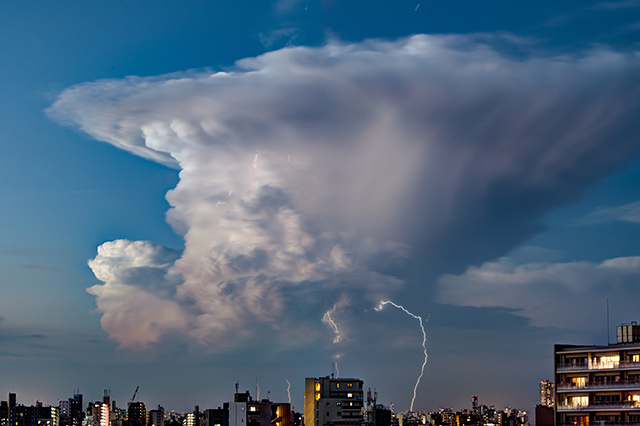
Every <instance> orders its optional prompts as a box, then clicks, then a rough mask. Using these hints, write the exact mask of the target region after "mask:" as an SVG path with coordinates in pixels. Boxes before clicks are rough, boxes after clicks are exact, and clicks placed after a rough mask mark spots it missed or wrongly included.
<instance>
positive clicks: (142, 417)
mask: <svg viewBox="0 0 640 426" xmlns="http://www.w3.org/2000/svg"><path fill="white" fill-rule="evenodd" d="M146 422H147V409H146V408H145V406H144V402H130V403H129V404H128V408H127V419H126V420H125V421H124V422H123V425H127V426H146V424H147V423H146Z"/></svg>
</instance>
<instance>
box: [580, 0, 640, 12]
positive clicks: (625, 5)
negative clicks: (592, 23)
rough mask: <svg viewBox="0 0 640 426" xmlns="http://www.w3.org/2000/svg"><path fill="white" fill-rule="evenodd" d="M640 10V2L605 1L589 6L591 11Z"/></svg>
mask: <svg viewBox="0 0 640 426" xmlns="http://www.w3.org/2000/svg"><path fill="white" fill-rule="evenodd" d="M635 8H640V0H623V1H605V2H601V3H596V4H595V5H593V6H591V8H590V9H593V10H620V9H635Z"/></svg>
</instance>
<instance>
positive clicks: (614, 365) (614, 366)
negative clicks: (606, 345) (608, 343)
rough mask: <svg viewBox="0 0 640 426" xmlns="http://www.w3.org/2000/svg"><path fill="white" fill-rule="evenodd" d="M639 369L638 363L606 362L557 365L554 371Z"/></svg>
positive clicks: (639, 364) (639, 363)
mask: <svg viewBox="0 0 640 426" xmlns="http://www.w3.org/2000/svg"><path fill="white" fill-rule="evenodd" d="M634 368H637V369H640V362H633V361H608V362H593V361H590V362H588V363H582V364H557V365H556V371H579V370H619V369H634Z"/></svg>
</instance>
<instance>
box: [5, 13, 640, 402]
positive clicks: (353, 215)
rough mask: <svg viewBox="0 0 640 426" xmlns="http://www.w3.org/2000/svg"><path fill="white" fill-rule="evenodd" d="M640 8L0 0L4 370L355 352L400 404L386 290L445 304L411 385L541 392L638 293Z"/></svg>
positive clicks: (55, 390) (628, 311)
mask: <svg viewBox="0 0 640 426" xmlns="http://www.w3.org/2000/svg"><path fill="white" fill-rule="evenodd" d="M639 33H640V1H636V0H623V1H612V2H589V1H548V2H536V3H530V4H523V3H521V2H512V1H485V2H477V1H446V2H425V1H415V0H411V1H407V0H401V1H378V0H374V1H360V0H357V1H356V0H350V1H346V0H327V1H320V2H318V1H315V2H314V1H309V2H305V1H298V0H280V1H277V2H274V1H272V2H269V1H241V0H236V1H231V0H219V1H180V2H178V1H164V0H161V1H146V0H144V1H142V0H136V1H110V2H81V1H57V2H35V1H21V2H17V1H14V2H9V3H7V4H5V5H3V12H2V14H1V15H0V55H1V57H2V66H0V94H2V99H3V102H2V103H0V123H1V125H0V147H2V150H3V151H2V155H1V156H0V165H1V166H2V167H0V173H2V176H1V179H2V181H3V182H4V185H2V186H1V187H0V188H1V191H2V192H1V196H2V200H3V202H2V204H0V219H1V220H2V223H3V224H4V226H2V227H1V231H0V265H1V266H0V376H1V377H2V378H3V379H2V382H0V392H4V393H6V392H9V391H16V392H17V393H18V397H19V400H20V401H22V402H24V403H30V402H32V401H34V400H36V399H39V400H44V401H45V402H49V403H52V404H53V403H56V402H57V400H58V399H66V398H68V397H69V396H70V395H71V393H72V391H73V389H74V388H76V387H80V390H81V391H83V392H84V393H85V395H86V396H85V398H86V399H87V400H91V399H98V398H99V397H100V396H101V394H102V389H104V388H111V389H112V395H113V396H114V397H115V399H116V400H121V401H122V402H124V401H125V399H126V398H128V397H129V396H130V394H131V393H132V391H133V389H135V386H137V385H140V387H141V391H140V396H141V398H142V399H143V400H145V401H146V402H147V403H148V404H150V405H155V404H162V405H164V406H165V408H176V409H180V410H182V409H184V410H186V409H189V408H190V407H191V406H192V405H194V404H196V403H197V404H200V406H201V407H214V406H217V405H220V404H221V403H222V402H223V401H225V400H228V399H229V398H230V396H231V393H232V392H233V385H234V383H235V382H236V381H239V382H240V386H241V388H247V389H251V390H252V392H254V389H255V382H256V378H257V379H258V382H259V383H260V388H261V390H262V391H263V392H265V394H266V391H267V390H270V391H271V396H272V398H274V399H276V400H285V398H286V382H285V379H288V380H290V381H291V383H292V392H293V403H294V405H296V406H297V407H301V405H302V397H301V394H302V383H303V381H302V380H303V378H304V377H306V376H318V375H325V374H329V373H330V369H331V362H332V361H334V362H335V361H337V362H338V364H339V366H340V370H341V374H342V375H343V376H358V377H361V378H363V379H364V380H365V384H366V385H367V386H372V387H373V386H375V387H376V388H377V389H378V392H379V394H380V396H381V398H382V400H383V401H385V404H386V403H388V402H389V401H393V402H395V404H396V407H397V408H398V409H401V410H403V409H406V408H408V406H409V402H410V398H411V394H412V390H413V384H414V383H415V378H416V377H417V374H418V372H419V367H420V364H421V355H422V352H421V347H420V341H421V336H420V333H419V329H418V327H417V324H416V322H415V320H413V319H412V318H410V317H407V316H406V315H404V314H403V313H402V312H400V311H396V310H393V309H391V308H390V307H388V308H385V310H384V311H382V312H380V313H375V312H374V311H373V308H374V307H375V306H376V304H377V301H378V299H376V298H378V297H389V298H391V299H393V300H395V301H396V302H398V303H402V304H404V305H405V306H406V307H407V308H408V309H410V310H411V311H412V312H414V313H415V314H417V315H421V316H422V317H423V318H425V319H426V318H428V321H426V323H425V325H426V329H427V335H428V351H429V363H428V364H427V368H426V370H425V376H424V378H423V381H422V383H421V385H420V387H419V388H418V395H417V400H416V408H424V409H435V408H437V407H438V406H455V407H462V406H468V405H469V397H470V395H472V394H478V395H479V398H480V403H487V404H496V405H498V406H500V405H512V406H517V407H523V408H531V407H533V405H534V404H535V402H536V390H537V381H539V380H542V379H545V378H549V377H550V376H551V374H552V370H551V362H552V361H551V357H550V352H551V345H552V344H553V343H586V344H601V343H604V340H606V329H605V318H604V315H605V314H604V312H605V301H606V299H607V298H609V302H610V305H611V307H612V315H611V319H612V324H617V323H619V322H628V321H632V320H637V319H638V310H637V307H635V306H634V304H633V303H631V301H633V300H637V296H638V290H637V285H636V283H637V282H638V275H639V274H640V262H639V261H638V258H637V257H635V256H638V255H640V243H639V242H640V238H639V237H640V235H639V229H640V228H639V227H638V224H639V223H640V205H639V204H638V203H639V202H640V194H639V191H638V188H640V162H639V161H638V156H637V154H638V138H639V136H640V134H639V129H638V125H637V123H636V121H637V120H636V119H635V117H637V116H638V114H637V113H638V109H639V105H638V101H637V99H639V97H638V96H637V95H638V93H639V91H640V88H639V87H640V86H639V84H640V78H639V77H638V75H640V74H639V73H638V71H639V66H638V59H637V56H638V53H637V52H638V46H639V44H638V40H640V38H639V37H638V35H639ZM420 34H426V35H427V36H421V35H420ZM416 35H417V36H416ZM411 36H415V37H413V38H411V39H409V38H407V37H411ZM372 39H375V40H372ZM301 46H307V47H309V48H310V49H295V47H301ZM282 49H284V50H282ZM267 52H273V53H269V54H267V55H265V56H262V57H259V58H257V59H251V58H256V57H258V56H259V55H263V54H265V53H267ZM244 58H249V59H248V60H245V61H244V62H241V63H239V64H237V65H234V64H236V62H237V61H239V60H243V59H244ZM219 71H224V72H228V73H229V74H228V75H226V76H225V75H221V74H217V76H216V77H215V78H209V76H210V75H211V74H214V73H216V72H219ZM167 74H169V75H167ZM130 76H137V77H141V78H134V77H130ZM127 77H130V78H128V79H127ZM105 79H106V80H105ZM85 83H87V84H85ZM77 85H80V86H77ZM52 105H55V106H54V107H53V109H50V108H51V107H52ZM123 129H124V130H123ZM96 139H97V140H96ZM98 140H100V142H99V141H98ZM141 141H142V142H141ZM104 142H109V143H104ZM140 143H144V144H146V146H147V147H149V148H145V150H144V151H138V154H140V153H141V152H142V155H143V157H144V156H146V157H147V158H143V157H141V156H136V155H132V153H130V152H128V151H132V150H135V149H137V148H136V147H139V144H140ZM114 145H116V146H119V147H120V148H124V149H120V148H118V147H116V146H114ZM127 150H128V151H127ZM158 150H160V151H163V152H164V153H166V152H169V153H170V155H171V156H172V157H173V158H176V159H177V160H178V162H179V164H180V165H179V166H176V165H175V164H174V167H173V168H171V167H167V166H165V165H162V164H160V163H158V162H156V161H152V160H150V159H148V158H149V157H151V156H153V155H155V154H153V153H154V152H157V151H158ZM163 155H166V154H163ZM180 169H181V170H182V172H181V175H179V170H180ZM176 186H177V189H175V190H174V188H176ZM172 190H173V191H172ZM168 191H171V192H169V194H168V195H167V193H168ZM231 193H233V194H235V195H233V196H232V194H231ZM221 194H228V195H227V196H226V197H228V198H222V197H223V195H221ZM165 196H167V197H168V198H169V201H167V199H165ZM236 196H237V197H238V198H237V199H236V198H234V197H236ZM170 206H172V207H173V209H172V210H171V212H172V213H169V219H168V221H167V217H166V214H167V211H168V210H169V208H170ZM218 207H220V208H219V209H218ZM216 209H217V210H216ZM168 222H169V223H170V224H171V225H170V224H168ZM172 226H173V228H172ZM116 240H118V241H119V242H116V243H109V242H111V241H116ZM185 241H186V243H185ZM136 242H139V243H136ZM142 242H146V243H142ZM104 243H107V244H106V245H103V244H104ZM99 246H100V247H102V250H103V252H101V253H98V251H97V250H98V247H99ZM185 247H186V249H185ZM183 250H184V251H183ZM90 260H92V261H93V263H92V268H93V269H91V268H89V266H87V262H88V261H90ZM96 274H97V275H96ZM87 288H93V289H92V290H90V291H91V293H89V292H87V291H86V289H87ZM632 296H633V297H632ZM634 297H635V299H634ZM326 312H330V313H331V315H332V317H333V318H334V319H336V320H337V321H336V322H337V323H338V325H339V326H340V328H341V329H342V331H341V332H342V333H343V334H342V335H341V336H340V339H339V341H338V342H335V339H336V337H337V336H336V335H334V329H333V328H332V327H331V325H330V324H329V323H328V321H327V316H326ZM101 321H102V323H101ZM334 342H335V343H334ZM119 346H120V348H119V349H118V347H119Z"/></svg>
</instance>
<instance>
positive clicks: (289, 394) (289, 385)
mask: <svg viewBox="0 0 640 426" xmlns="http://www.w3.org/2000/svg"><path fill="white" fill-rule="evenodd" d="M287 395H288V396H289V405H291V382H290V381H288V380H287Z"/></svg>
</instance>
